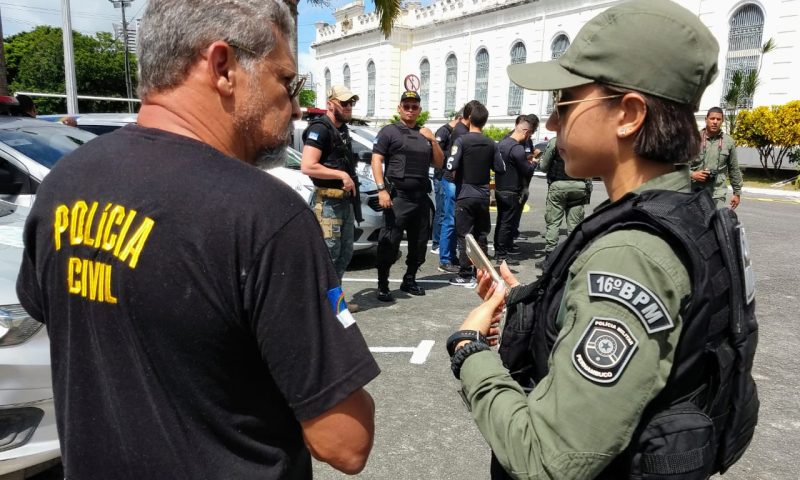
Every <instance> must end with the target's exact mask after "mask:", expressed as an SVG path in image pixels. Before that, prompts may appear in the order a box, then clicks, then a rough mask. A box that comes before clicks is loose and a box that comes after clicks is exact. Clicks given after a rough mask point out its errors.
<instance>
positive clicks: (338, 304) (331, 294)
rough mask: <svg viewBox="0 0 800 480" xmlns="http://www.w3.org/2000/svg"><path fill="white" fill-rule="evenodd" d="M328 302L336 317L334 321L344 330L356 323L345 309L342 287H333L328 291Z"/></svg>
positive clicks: (345, 303)
mask: <svg viewBox="0 0 800 480" xmlns="http://www.w3.org/2000/svg"><path fill="white" fill-rule="evenodd" d="M328 301H329V302H330V303H331V307H333V314H334V315H336V319H337V320H339V323H341V324H342V326H343V327H344V328H347V327H349V326H350V325H352V324H354V323H356V319H355V318H353V314H352V313H350V310H348V309H347V302H345V301H344V292H343V291H342V287H334V288H331V289H330V290H328Z"/></svg>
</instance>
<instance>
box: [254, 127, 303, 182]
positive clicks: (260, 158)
mask: <svg viewBox="0 0 800 480" xmlns="http://www.w3.org/2000/svg"><path fill="white" fill-rule="evenodd" d="M292 133H294V121H292V120H289V124H288V125H287V126H286V130H284V132H283V135H282V136H281V142H280V144H279V145H277V146H274V147H270V148H264V149H262V150H261V151H260V152H258V155H256V161H255V166H256V167H258V168H260V169H262V170H269V169H271V168H275V167H282V166H283V164H284V163H286V157H287V155H286V147H287V146H288V145H289V141H290V140H291V138H292Z"/></svg>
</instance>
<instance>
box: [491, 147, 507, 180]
mask: <svg viewBox="0 0 800 480" xmlns="http://www.w3.org/2000/svg"><path fill="white" fill-rule="evenodd" d="M492 170H494V171H495V172H500V173H503V172H505V171H506V163H505V162H504V161H503V156H502V155H500V149H499V148H497V144H496V143H495V144H494V166H493V168H492Z"/></svg>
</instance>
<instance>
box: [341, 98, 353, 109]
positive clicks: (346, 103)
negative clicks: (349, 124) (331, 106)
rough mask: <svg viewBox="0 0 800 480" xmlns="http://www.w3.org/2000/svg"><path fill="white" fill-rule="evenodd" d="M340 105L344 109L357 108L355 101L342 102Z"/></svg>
mask: <svg viewBox="0 0 800 480" xmlns="http://www.w3.org/2000/svg"><path fill="white" fill-rule="evenodd" d="M339 105H341V106H343V107H355V106H356V101H355V100H348V101H346V102H341V101H340V102H339Z"/></svg>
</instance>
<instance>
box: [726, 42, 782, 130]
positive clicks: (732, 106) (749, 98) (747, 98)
mask: <svg viewBox="0 0 800 480" xmlns="http://www.w3.org/2000/svg"><path fill="white" fill-rule="evenodd" d="M775 46H776V45H775V41H774V40H773V39H771V38H770V39H769V40H767V42H766V43H765V44H764V45H762V46H761V58H760V60H759V62H758V68H757V69H755V70H736V71H735V72H733V75H732V76H731V85H730V87H729V88H728V91H727V92H726V93H725V96H724V97H723V98H722V101H723V103H724V106H725V110H727V112H728V133H730V134H731V135H733V132H734V131H735V130H736V116H737V115H738V113H739V110H741V109H742V108H752V106H753V105H752V103H753V96H754V95H755V93H756V88H758V85H759V84H760V83H761V80H760V79H759V78H758V75H759V74H760V73H761V66H762V65H763V64H764V55H765V54H767V53H769V52H771V51H773V50H775Z"/></svg>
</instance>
